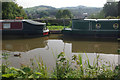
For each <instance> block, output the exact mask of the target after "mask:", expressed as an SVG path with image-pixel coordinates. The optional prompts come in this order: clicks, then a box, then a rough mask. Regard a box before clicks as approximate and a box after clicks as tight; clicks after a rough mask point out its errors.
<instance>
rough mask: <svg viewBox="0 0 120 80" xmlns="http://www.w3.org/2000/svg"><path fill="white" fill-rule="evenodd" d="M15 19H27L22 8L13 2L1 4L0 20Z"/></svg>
mask: <svg viewBox="0 0 120 80" xmlns="http://www.w3.org/2000/svg"><path fill="white" fill-rule="evenodd" d="M16 17H23V18H25V19H26V18H27V15H26V13H25V11H24V10H23V7H22V6H18V4H17V3H15V2H2V19H15V18H16Z"/></svg>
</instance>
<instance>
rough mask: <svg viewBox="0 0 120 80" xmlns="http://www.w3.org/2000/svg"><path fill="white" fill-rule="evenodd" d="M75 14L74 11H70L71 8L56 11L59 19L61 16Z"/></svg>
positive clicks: (65, 16) (66, 16)
mask: <svg viewBox="0 0 120 80" xmlns="http://www.w3.org/2000/svg"><path fill="white" fill-rule="evenodd" d="M72 17H73V15H72V13H71V12H70V11H69V10H67V9H66V10H59V11H58V12H57V13H56V18H57V19H61V18H70V19H71V18H72Z"/></svg>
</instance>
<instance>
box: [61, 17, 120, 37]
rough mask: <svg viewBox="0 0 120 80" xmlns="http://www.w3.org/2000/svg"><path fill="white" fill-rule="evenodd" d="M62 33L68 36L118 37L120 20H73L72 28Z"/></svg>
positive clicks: (119, 34)
mask: <svg viewBox="0 0 120 80" xmlns="http://www.w3.org/2000/svg"><path fill="white" fill-rule="evenodd" d="M62 32H63V34H64V35H70V36H71V35H79V36H83V37H86V36H89V37H90V36H93V37H119V36H120V19H73V20H72V27H71V28H65V29H63V30H62Z"/></svg>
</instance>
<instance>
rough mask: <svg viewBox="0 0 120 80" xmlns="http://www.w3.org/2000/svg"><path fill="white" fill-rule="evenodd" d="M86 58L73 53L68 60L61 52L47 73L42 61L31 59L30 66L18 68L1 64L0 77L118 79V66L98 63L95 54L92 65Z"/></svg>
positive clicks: (119, 69)
mask: <svg viewBox="0 0 120 80" xmlns="http://www.w3.org/2000/svg"><path fill="white" fill-rule="evenodd" d="M86 57H87V60H85V63H83V61H82V56H81V55H78V56H76V55H73V56H72V60H69V59H67V58H66V57H65V54H64V53H63V52H62V53H60V54H59V55H58V56H57V57H56V68H55V69H54V70H53V71H52V72H51V73H49V72H48V71H47V67H46V66H45V65H44V64H43V61H42V62H40V61H39V60H36V62H37V64H35V63H34V62H33V60H31V64H32V67H29V66H25V65H22V66H21V68H20V69H17V68H14V67H8V66H7V65H5V64H4V65H2V78H3V79H8V78H9V80H14V79H15V78H22V80H24V79H27V78H31V79H34V80H36V79H38V78H55V79H62V78H76V79H90V78H91V79H93V78H95V79H101V78H103V79H116V80H118V79H120V76H119V74H120V67H119V66H116V67H115V68H112V69H111V67H113V66H112V65H110V64H109V63H108V64H107V62H105V63H102V64H101V65H98V63H99V62H101V60H100V59H99V56H97V58H96V60H97V62H93V65H90V61H89V59H88V56H87V55H86Z"/></svg>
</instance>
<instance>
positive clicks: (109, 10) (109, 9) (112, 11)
mask: <svg viewBox="0 0 120 80" xmlns="http://www.w3.org/2000/svg"><path fill="white" fill-rule="evenodd" d="M103 11H104V13H105V17H107V16H115V17H117V16H118V3H116V2H111V3H106V4H105V5H104V7H103Z"/></svg>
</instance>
